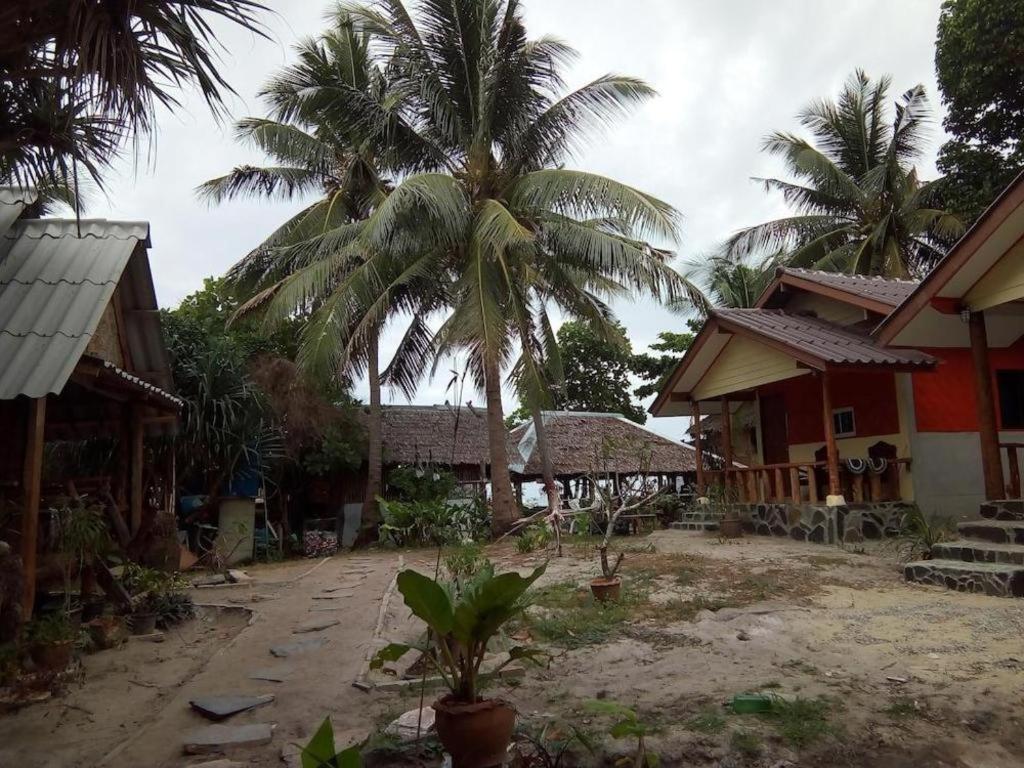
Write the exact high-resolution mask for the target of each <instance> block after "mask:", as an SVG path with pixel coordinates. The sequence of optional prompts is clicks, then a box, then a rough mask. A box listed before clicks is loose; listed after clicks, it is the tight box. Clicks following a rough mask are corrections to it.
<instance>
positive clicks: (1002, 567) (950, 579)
mask: <svg viewBox="0 0 1024 768" xmlns="http://www.w3.org/2000/svg"><path fill="white" fill-rule="evenodd" d="M903 575H904V576H905V577H906V579H907V581H916V582H920V583H921V584H934V585H935V586H939V587H946V588H947V589H955V590H956V591H957V592H974V593H977V594H984V595H993V596H995V597H1024V566H1019V565H1011V564H1007V563H965V562H963V561H960V560H920V561H918V562H916V563H907V565H906V566H905V567H904V569H903Z"/></svg>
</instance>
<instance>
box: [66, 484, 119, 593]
mask: <svg viewBox="0 0 1024 768" xmlns="http://www.w3.org/2000/svg"><path fill="white" fill-rule="evenodd" d="M52 510H53V511H54V512H55V513H56V523H57V550H58V551H59V552H60V553H61V555H62V558H61V571H62V573H63V576H64V609H65V610H70V608H71V589H72V580H73V577H74V575H75V574H76V573H79V574H80V573H81V571H82V568H83V567H84V566H85V565H87V564H89V563H90V562H91V560H92V558H93V557H95V556H97V555H102V554H103V553H104V552H105V551H106V550H107V549H109V548H110V546H111V544H112V543H111V540H110V535H109V533H108V532H107V518H106V515H105V513H104V511H103V507H101V506H99V505H98V504H90V503H88V501H87V500H86V499H85V498H84V497H79V498H77V499H72V498H61V499H59V500H58V501H57V503H56V504H55V505H54V507H52Z"/></svg>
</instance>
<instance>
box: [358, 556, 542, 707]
mask: <svg viewBox="0 0 1024 768" xmlns="http://www.w3.org/2000/svg"><path fill="white" fill-rule="evenodd" d="M544 569H545V566H543V565H542V566H540V567H539V568H537V569H535V570H534V571H533V573H531V574H530V575H529V576H527V577H523V576H520V575H519V574H518V573H514V572H513V573H502V574H498V575H495V573H494V568H493V566H491V565H490V564H489V563H488V564H487V565H485V566H484V567H483V568H481V569H480V571H479V572H478V573H477V574H476V575H475V576H474V577H473V578H471V579H469V580H466V581H464V582H463V583H462V584H461V591H460V592H459V593H458V594H452V591H451V590H450V589H446V588H445V586H444V585H443V584H441V583H439V582H437V581H435V580H434V579H431V578H429V577H427V576H424V575H423V574H421V573H418V572H416V571H413V570H405V571H402V572H401V573H400V574H399V575H398V591H399V592H401V594H402V597H403V598H404V600H405V604H406V606H407V607H408V608H409V610H411V611H412V613H413V615H414V616H416V617H417V618H418V619H420V620H421V621H423V622H424V623H425V624H426V625H427V628H428V629H429V630H430V634H429V635H428V637H429V638H430V639H431V641H432V642H433V644H434V648H431V647H417V646H412V645H404V644H400V643H392V644H391V645H388V646H386V647H385V648H383V649H381V650H380V652H378V654H377V655H376V656H375V657H374V659H373V661H372V662H371V668H374V669H379V668H380V667H381V666H382V665H383V664H384V663H385V662H387V661H394V660H397V659H399V658H401V657H402V656H403V655H404V654H406V653H407V652H409V651H411V650H414V649H415V650H418V651H420V652H422V653H423V654H424V655H423V658H424V659H425V660H427V662H428V663H430V664H432V665H434V666H435V667H436V669H437V671H438V673H439V674H440V675H441V677H442V678H443V679H444V681H445V684H446V685H447V686H448V688H449V690H450V691H451V693H452V696H453V697H454V698H455V699H456V700H458V701H463V702H473V701H477V700H478V691H479V683H480V680H479V669H478V665H479V659H482V658H483V656H484V654H485V653H486V651H487V647H488V645H489V643H490V642H491V640H492V639H493V638H494V636H495V635H496V634H497V633H498V632H499V631H500V630H501V628H502V626H503V625H504V624H505V623H506V622H508V621H509V620H510V619H512V618H513V617H514V616H517V615H518V614H520V613H521V612H522V611H523V608H524V607H525V606H526V592H527V590H528V589H529V588H530V586H531V585H532V584H533V583H534V582H535V581H536V580H537V579H539V578H540V577H541V575H542V574H543V573H544ZM539 656H541V654H540V653H539V652H538V651H535V650H531V649H529V648H525V647H518V646H517V647H514V648H512V649H510V650H509V658H508V660H507V661H506V662H505V664H509V663H511V662H513V661H517V660H536V659H537V658H538V657H539ZM505 664H503V665H501V666H505ZM500 669H501V667H499V668H498V670H500ZM498 670H495V673H496V672H497V671H498Z"/></svg>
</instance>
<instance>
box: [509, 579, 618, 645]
mask: <svg viewBox="0 0 1024 768" xmlns="http://www.w3.org/2000/svg"><path fill="white" fill-rule="evenodd" d="M623 586H624V587H625V585H623ZM623 593H624V594H623V601H622V602H621V603H604V604H602V603H599V602H597V601H596V600H595V599H594V597H593V595H591V594H590V592H589V590H584V589H581V588H579V587H577V586H576V584H575V583H573V582H558V583H556V584H549V585H547V586H545V587H541V588H540V589H538V590H537V591H536V593H535V594H534V596H533V601H532V602H533V604H534V605H535V606H538V607H541V608H544V609H546V610H545V611H544V612H542V613H539V614H538V613H537V612H533V611H531V612H528V613H527V615H526V618H525V621H526V624H527V626H528V627H529V628H530V631H531V632H532V633H533V634H534V635H535V636H536V637H538V638H540V639H541V640H544V641H546V642H549V643H552V644H554V645H558V646H561V647H562V648H568V649H574V648H583V647H584V646H588V645H596V644H599V643H603V642H606V641H608V640H610V639H611V638H612V637H613V636H615V635H616V634H618V633H619V631H621V629H622V628H623V626H624V625H625V623H626V620H627V619H628V618H629V610H628V608H627V606H626V602H627V599H628V590H627V589H625V588H624V589H623Z"/></svg>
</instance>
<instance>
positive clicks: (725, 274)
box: [682, 252, 783, 314]
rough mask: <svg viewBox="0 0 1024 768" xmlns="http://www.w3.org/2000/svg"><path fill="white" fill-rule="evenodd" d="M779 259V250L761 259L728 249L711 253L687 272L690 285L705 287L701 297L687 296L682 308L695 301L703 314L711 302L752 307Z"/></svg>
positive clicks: (770, 277) (776, 266)
mask: <svg viewBox="0 0 1024 768" xmlns="http://www.w3.org/2000/svg"><path fill="white" fill-rule="evenodd" d="M781 263H783V262H782V259H781V258H780V256H779V254H773V255H771V256H767V257H764V258H761V259H755V258H751V257H747V256H737V255H736V254H735V253H729V252H722V253H715V254H712V255H711V256H708V257H707V258H706V259H705V260H704V261H702V262H699V263H697V264H694V265H693V266H692V268H691V269H690V270H689V272H688V273H687V275H686V277H687V279H688V280H689V281H690V283H691V284H692V285H694V286H704V287H705V290H704V291H703V292H702V294H701V298H700V299H697V300H693V299H692V298H690V299H688V301H687V302H686V303H685V304H684V306H683V307H682V308H683V309H686V310H689V309H691V308H692V307H693V306H694V305H696V306H697V308H698V309H699V310H700V311H701V314H706V313H707V310H708V309H710V308H711V307H713V306H718V307H747V308H749V307H753V306H754V304H755V303H757V299H758V298H759V297H760V296H761V294H762V293H764V290H765V288H767V287H768V286H769V285H770V284H771V282H772V280H774V279H775V270H776V269H777V268H778V267H779V266H780V265H781ZM695 290H699V288H695Z"/></svg>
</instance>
